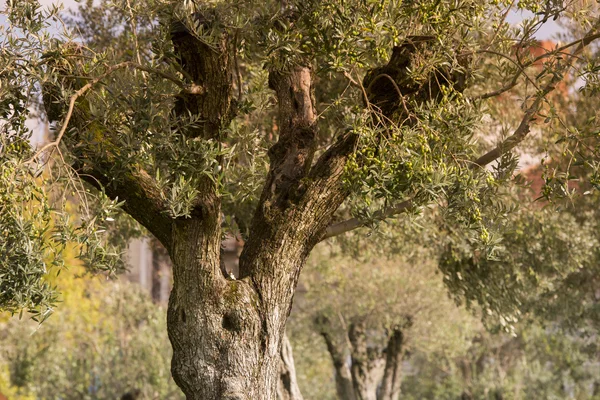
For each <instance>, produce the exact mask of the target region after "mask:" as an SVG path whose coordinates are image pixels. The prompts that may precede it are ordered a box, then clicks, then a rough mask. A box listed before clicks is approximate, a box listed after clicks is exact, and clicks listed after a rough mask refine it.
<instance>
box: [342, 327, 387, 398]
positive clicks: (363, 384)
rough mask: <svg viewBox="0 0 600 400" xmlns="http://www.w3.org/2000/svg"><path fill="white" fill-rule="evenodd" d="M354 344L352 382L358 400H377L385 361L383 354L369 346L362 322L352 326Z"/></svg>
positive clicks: (350, 332) (352, 342)
mask: <svg viewBox="0 0 600 400" xmlns="http://www.w3.org/2000/svg"><path fill="white" fill-rule="evenodd" d="M348 336H349V338H350V343H351V344H352V367H351V372H352V381H353V384H354V392H355V395H356V398H357V400H377V386H378V385H379V382H381V379H382V376H383V370H384V363H385V361H384V360H383V358H382V357H381V352H380V351H377V349H375V348H372V347H369V346H368V344H367V335H366V327H365V324H364V323H362V322H356V323H353V324H351V325H350V330H349V335H348Z"/></svg>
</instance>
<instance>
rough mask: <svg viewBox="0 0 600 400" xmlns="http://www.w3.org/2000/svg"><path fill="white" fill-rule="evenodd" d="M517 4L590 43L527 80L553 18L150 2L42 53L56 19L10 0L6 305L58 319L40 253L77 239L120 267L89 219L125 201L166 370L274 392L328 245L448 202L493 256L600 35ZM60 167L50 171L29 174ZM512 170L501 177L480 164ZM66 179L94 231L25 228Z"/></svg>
mask: <svg viewBox="0 0 600 400" xmlns="http://www.w3.org/2000/svg"><path fill="white" fill-rule="evenodd" d="M520 7H524V8H530V9H532V10H534V11H536V12H540V13H541V15H542V16H543V18H544V19H547V18H549V17H555V16H558V15H561V16H564V17H565V18H569V19H572V20H573V22H574V23H576V24H577V26H579V27H581V29H582V30H583V31H584V32H586V33H584V34H583V35H582V36H577V37H575V38H574V40H573V42H570V43H568V44H566V45H564V46H562V47H560V48H558V49H556V50H555V51H552V52H548V53H546V54H545V55H544V56H543V57H542V58H543V59H545V60H546V61H547V63H546V64H545V66H544V69H543V73H540V74H538V76H537V77H536V78H535V79H532V78H531V77H529V76H528V75H527V74H526V71H527V67H528V66H531V65H533V64H529V65H524V64H527V63H533V61H531V60H530V61H523V60H522V59H521V54H520V53H518V52H517V54H514V47H513V45H514V43H515V40H516V41H517V42H518V43H519V44H526V43H528V42H529V41H530V40H531V37H532V34H533V33H534V32H535V29H537V28H539V26H540V25H541V24H542V23H543V21H541V20H540V21H539V22H535V21H533V22H531V23H529V25H527V26H525V27H524V29H522V30H519V31H511V30H510V29H508V27H507V26H506V24H504V19H505V15H506V8H505V6H504V5H503V4H498V3H497V2H490V3H482V2H479V1H473V2H470V1H465V2H460V4H454V3H453V2H446V1H435V2H429V1H423V2H417V3H410V4H404V3H396V2H393V1H390V2H380V1H377V2H369V1H351V2H338V1H318V2H316V1H315V2H312V1H308V2H306V1H304V2H298V3H295V2H292V3H280V2H266V3H265V2H254V1H245V2H235V3H233V2H217V3H213V2H211V3H194V2H187V1H184V2H149V3H147V4H145V7H144V6H138V8H134V7H132V6H131V5H130V4H129V3H125V4H120V11H119V12H115V13H112V14H110V13H108V11H107V4H105V5H102V6H100V8H99V9H98V10H97V15H98V18H94V21H95V22H99V21H103V19H102V18H100V16H102V17H103V18H104V17H105V16H107V15H109V16H110V17H111V18H114V20H116V21H120V22H119V23H120V27H121V28H124V29H115V31H113V32H109V33H110V34H112V36H111V37H109V38H108V40H107V41H106V40H105V41H95V38H94V37H93V36H89V35H88V37H87V38H86V39H87V42H86V43H85V44H83V45H81V44H76V43H74V42H73V41H69V40H65V39H69V38H68V37H66V38H65V37H61V38H60V40H58V41H53V40H50V37H49V36H48V34H46V33H44V32H45V29H46V27H47V25H46V24H47V22H46V21H48V20H49V19H51V18H52V17H53V16H54V15H55V14H54V13H52V12H50V14H48V13H46V12H40V10H39V7H38V5H37V3H36V2H35V1H25V2H19V3H18V4H16V3H12V2H9V3H8V4H7V16H8V20H9V23H10V24H9V27H8V28H7V30H6V35H5V40H4V42H3V47H2V53H1V54H2V59H1V60H2V61H1V64H0V65H2V75H1V78H2V90H3V93H2V96H1V98H2V103H0V113H1V115H2V117H3V118H4V119H5V120H6V123H5V124H4V125H3V126H2V129H3V144H2V153H1V156H2V161H3V164H5V165H9V166H12V167H11V168H12V169H10V170H9V171H8V172H7V173H5V174H3V175H2V182H3V187H9V188H10V190H6V191H5V193H6V195H5V199H3V203H2V207H3V208H2V212H3V214H6V215H9V216H10V219H9V220H8V222H6V223H4V222H3V224H2V228H3V235H4V237H5V238H6V243H9V245H8V246H4V247H3V248H2V259H3V260H7V261H4V262H3V263H2V267H3V270H7V271H9V273H8V274H6V276H13V277H14V278H12V279H13V280H14V282H15V283H11V285H10V287H11V288H16V290H11V291H10V292H9V294H8V296H7V297H6V298H5V299H3V303H2V304H3V306H4V307H7V308H9V309H12V310H18V309H20V308H22V307H28V308H30V309H33V310H34V311H36V310H37V312H38V314H40V315H42V316H43V315H45V314H46V310H47V309H48V308H47V307H48V305H49V304H51V302H52V297H51V295H50V293H51V291H50V290H49V288H48V287H45V286H44V273H45V272H46V270H47V267H46V263H45V262H44V261H43V260H44V257H42V255H44V254H43V253H41V252H42V251H43V250H44V249H47V248H48V247H47V246H46V243H47V242H48V240H52V239H54V240H57V241H59V242H61V241H63V242H64V240H65V238H70V239H73V240H76V241H79V242H81V243H82V245H83V246H82V247H81V248H82V249H83V253H82V257H84V258H86V259H88V260H89V261H90V265H93V266H95V267H96V268H99V267H102V268H103V269H110V268H111V265H110V264H109V263H107V262H106V260H108V259H110V258H111V257H110V256H111V253H113V252H114V251H106V250H105V249H106V245H110V244H111V243H110V241H109V240H107V236H105V235H103V233H105V232H103V229H95V228H94V227H95V226H97V223H98V224H99V225H100V226H102V227H103V226H110V225H111V224H110V223H111V222H113V221H112V220H113V219H114V217H113V216H112V215H113V212H114V210H115V208H116V207H117V206H120V207H122V209H123V210H124V211H125V212H126V213H128V214H129V215H130V216H131V217H133V218H134V219H135V220H136V221H138V222H139V223H140V224H141V225H143V226H144V227H145V228H146V229H148V231H149V232H151V233H152V234H153V235H154V236H155V237H156V238H157V239H158V240H159V241H160V242H161V243H162V244H163V245H164V246H165V247H166V248H167V250H168V252H169V254H170V257H171V259H172V261H173V265H174V288H173V292H172V295H171V299H170V302H169V313H168V330H169V338H170V340H171V343H172V345H173V360H172V373H173V377H174V379H175V381H176V382H177V384H178V385H179V386H180V387H181V389H182V390H183V391H184V393H185V394H186V396H187V398H189V399H200V398H201V399H213V398H229V399H236V398H261V397H262V398H273V397H274V395H275V390H276V389H275V388H276V384H277V381H278V377H279V352H280V348H281V339H282V337H283V333H284V329H285V322H286V319H287V315H288V313H289V311H290V308H291V302H292V297H293V293H294V289H295V285H296V282H297V279H298V276H299V273H300V271H301V269H302V267H303V265H304V263H305V260H306V257H307V256H308V254H309V253H310V251H311V250H312V248H313V247H314V246H315V245H316V244H317V243H318V242H319V241H321V240H323V239H325V238H328V237H332V236H335V235H338V234H341V233H344V232H347V231H349V230H352V229H355V228H358V227H361V226H364V225H376V223H377V221H379V220H381V219H384V218H386V217H390V216H393V215H395V214H398V213H401V212H404V211H407V210H413V211H417V210H418V209H419V207H422V206H425V205H428V204H438V205H440V206H442V207H444V209H445V210H446V212H445V213H444V214H443V215H444V217H446V218H447V220H448V222H449V223H453V224H456V223H459V224H462V225H464V226H466V227H468V228H469V232H470V235H471V238H472V239H473V240H472V241H471V244H473V243H479V244H480V245H481V247H482V248H483V249H484V250H485V252H484V254H489V255H491V254H492V253H493V251H492V250H493V248H494V246H493V245H494V244H495V243H496V241H495V239H496V236H495V235H494V232H493V231H492V230H491V228H492V227H494V226H497V225H499V224H494V221H496V220H497V218H499V216H501V215H503V213H505V211H506V210H505V208H504V207H503V206H502V204H501V201H500V200H501V196H500V194H501V190H500V188H501V187H502V186H503V185H504V184H506V183H507V182H508V181H510V180H511V177H512V170H513V169H514V167H515V165H516V163H515V162H513V161H512V158H511V157H510V154H511V151H512V150H513V148H514V147H516V146H517V145H518V144H520V143H521V142H522V141H523V140H524V139H525V138H526V136H527V134H528V132H529V130H530V127H531V125H532V122H533V121H534V119H535V118H536V117H538V116H539V115H540V114H543V113H544V112H545V108H546V104H547V103H546V102H547V101H548V99H549V98H548V94H549V93H551V92H552V91H554V89H555V88H556V86H557V84H559V83H560V82H561V81H562V80H563V78H564V76H565V74H566V73H567V71H568V70H570V69H571V68H576V69H581V65H583V64H581V62H582V60H583V61H584V60H585V59H582V56H583V55H584V53H583V51H584V49H585V48H586V46H588V45H589V44H590V43H591V42H592V41H593V40H594V39H595V38H596V37H597V36H598V33H597V31H596V29H597V21H596V18H597V13H595V9H593V6H591V8H592V9H591V12H590V13H588V14H587V15H589V16H588V17H585V15H586V14H585V13H584V12H582V8H581V6H580V5H578V4H567V5H565V6H563V5H562V4H555V3H553V2H549V3H547V4H546V5H545V8H543V9H540V8H539V5H538V4H537V3H536V4H528V3H526V2H523V3H520ZM583 7H584V8H585V7H587V6H586V5H584V6H583ZM87 8H88V9H89V8H90V4H89V3H88V5H87ZM107 13H108V14H107ZM107 18H108V17H107ZM85 21H86V19H85V18H83V22H82V24H83V25H86V22H85ZM141 21H144V22H145V24H143V25H141V24H140V22H141ZM490 21H492V22H493V23H492V25H490ZM88 22H89V20H88ZM494 23H495V25H494ZM400 26H401V27H406V28H405V29H404V30H402V31H399V29H398V27H400ZM84 31H85V30H84ZM92 31H93V32H95V31H96V29H95V28H93V29H92ZM142 31H143V32H142ZM145 37H146V38H148V42H144V40H143V38H145ZM123 49H125V51H122V50H123ZM128 50H131V51H128ZM507 60H511V61H512V62H511V61H507ZM490 65H492V67H491V70H492V73H490ZM524 73H525V74H524ZM507 78H509V80H508V82H509V84H508V85H506V84H505V82H506V81H507ZM532 80H533V83H534V84H532V85H529V84H528V82H529V83H530V82H531V81H532ZM516 85H520V86H522V87H524V90H525V92H524V93H525V97H524V101H523V111H522V118H521V119H520V122H519V123H518V126H517V128H516V129H515V130H514V132H513V133H512V134H511V135H510V136H508V137H506V139H504V140H502V141H501V142H500V143H499V144H498V145H497V146H495V147H493V148H492V149H485V148H484V147H485V144H484V143H483V142H482V141H479V140H478V139H479V138H480V137H481V134H483V133H484V132H485V129H484V128H485V126H484V125H482V124H481V121H482V118H483V115H484V107H485V104H486V99H488V98H491V97H494V96H496V95H499V94H501V93H503V92H506V91H508V90H510V89H512V88H513V87H515V86H516ZM40 88H41V92H42V93H40ZM487 90H490V92H487ZM40 94H41V97H42V98H43V106H44V109H45V112H46V115H47V117H48V120H49V121H51V122H54V123H55V124H54V128H55V129H54V132H55V138H54V141H52V142H51V143H49V144H47V145H46V146H44V147H43V148H41V149H37V150H33V149H30V148H29V147H28V145H27V141H26V139H27V137H28V134H29V131H28V130H27V128H26V127H25V125H24V121H25V119H26V117H27V113H28V111H27V109H28V105H29V104H30V103H31V100H32V99H36V98H39V97H40ZM274 104H276V107H273V105H274ZM583 123H585V122H583ZM563 133H564V132H563ZM57 149H58V151H57ZM50 153H58V157H56V158H55V159H53V161H52V162H51V163H49V164H50V165H49V166H50V167H52V170H53V174H51V175H48V176H49V177H50V178H48V179H46V181H45V182H39V181H36V179H38V178H37V174H35V173H33V174H32V169H33V170H35V169H36V168H39V167H41V165H40V161H49V159H48V154H50ZM501 157H502V159H501V162H500V163H498V165H497V166H496V168H495V170H494V171H493V172H492V171H488V170H486V169H484V168H480V167H485V166H486V165H488V164H490V163H491V162H493V161H495V160H497V159H499V158H501ZM56 178H67V179H64V180H65V181H66V182H65V184H68V185H70V186H67V187H70V188H74V189H76V190H74V192H75V193H76V195H79V196H80V197H81V201H80V203H78V204H79V205H80V206H81V207H83V208H84V210H83V211H84V212H82V213H80V215H83V216H84V217H82V218H80V219H79V220H75V219H73V218H69V217H66V216H63V219H62V220H61V221H62V223H60V224H57V225H52V224H51V223H50V222H49V217H48V215H50V214H51V213H52V210H51V209H50V208H48V207H47V208H48V209H47V210H46V208H43V210H45V214H44V213H42V214H40V215H41V216H44V215H46V216H45V217H43V218H42V219H40V220H35V223H34V224H27V223H26V222H25V221H28V220H30V218H29V217H30V215H32V214H34V212H30V211H27V210H26V209H23V207H22V206H21V204H22V203H23V201H22V200H34V199H36V198H37V197H39V198H40V200H36V201H38V202H40V203H39V204H42V205H44V204H46V203H48V202H49V201H48V200H52V203H51V204H52V205H53V207H55V208H58V209H60V207H57V204H61V201H64V200H65V194H64V192H63V193H61V190H55V191H53V192H52V191H51V190H50V188H57V186H56V184H54V183H55V182H57V181H56ZM84 184H86V185H88V186H82V185H84ZM40 185H41V186H40ZM32 187H34V188H36V189H35V190H32V189H31V188H32ZM40 187H41V188H42V189H38V188H40ZM90 187H91V188H90ZM63 188H64V186H63ZM91 189H94V191H93V193H99V195H97V197H96V198H95V200H99V201H97V202H94V203H91V200H93V199H94V197H93V196H95V195H88V190H91ZM32 193H35V195H34V194H32ZM66 193H69V191H67V192H66ZM51 195H52V196H51ZM399 201H401V202H399ZM26 204H28V205H29V204H31V207H33V206H34V205H35V207H38V206H37V204H38V203H36V202H26ZM342 205H344V206H343V207H342ZM236 210H246V211H247V210H252V211H251V212H243V213H240V212H236ZM338 210H339V212H338ZM36 211H37V210H36ZM336 212H338V213H336ZM348 213H351V214H352V216H350V215H348ZM63 215H67V214H63ZM347 217H350V218H348V219H346V218H347ZM500 225H501V224H500ZM227 229H233V230H234V231H240V232H241V233H243V234H245V235H246V245H245V247H244V251H243V253H242V255H241V257H240V275H239V276H238V277H236V278H238V279H236V280H232V279H227V277H226V276H224V275H223V273H222V272H221V268H220V259H219V258H220V243H221V240H222V233H223V232H226V231H227ZM19 243H33V244H35V246H29V245H28V246H25V247H23V246H20V245H18V244H19ZM53 248H54V247H53ZM55 259H56V260H60V255H59V254H58V255H57V256H56V257H55ZM28 270H31V271H36V273H34V274H31V277H33V278H29V277H30V275H28V274H27V273H24V272H25V271H28ZM27 279H29V280H27ZM5 282H7V281H2V283H0V285H3V284H6V283H5ZM17 283H21V284H20V285H19V284H17ZM23 283H24V284H23ZM36 285H37V286H36ZM30 287H37V289H36V290H35V291H33V292H31V291H29V288H30Z"/></svg>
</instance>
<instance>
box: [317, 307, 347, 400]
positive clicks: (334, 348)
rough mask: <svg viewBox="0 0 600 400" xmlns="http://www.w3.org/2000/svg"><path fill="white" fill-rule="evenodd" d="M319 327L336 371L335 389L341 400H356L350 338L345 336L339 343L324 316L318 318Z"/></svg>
mask: <svg viewBox="0 0 600 400" xmlns="http://www.w3.org/2000/svg"><path fill="white" fill-rule="evenodd" d="M316 323H317V326H318V327H319V333H320V334H321V336H323V339H325V345H326V346H327V351H328V352H329V355H330V356H331V361H332V362H333V368H334V370H335V389H336V392H337V395H338V398H339V399H340V400H356V396H355V395H354V385H353V383H352V374H351V372H350V366H349V365H348V361H349V359H350V348H349V346H348V340H347V339H348V338H347V336H346V335H345V332H344V337H345V339H346V340H344V341H343V342H342V343H338V342H337V341H336V340H335V338H334V336H335V335H334V334H333V332H332V330H333V329H334V328H333V327H332V325H331V322H330V321H329V319H328V318H327V317H326V316H324V315H322V316H320V317H319V318H317V321H316Z"/></svg>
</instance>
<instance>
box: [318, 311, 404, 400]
mask: <svg viewBox="0 0 600 400" xmlns="http://www.w3.org/2000/svg"><path fill="white" fill-rule="evenodd" d="M316 323H317V326H318V328H319V333H320V334H321V336H323V338H324V339H325V344H326V345H327V350H328V352H329V355H330V356H331V359H332V361H333V366H334V368H335V379H336V390H337V395H338V398H339V399H340V400H365V399H368V400H398V399H399V398H400V385H401V383H402V356H403V353H404V334H403V332H402V330H401V328H400V327H395V328H394V329H392V330H391V331H387V330H386V332H387V344H386V346H385V348H381V347H378V346H374V345H373V344H370V343H369V337H368V334H367V328H366V325H365V323H364V321H362V320H360V319H358V320H357V321H355V322H354V323H352V324H351V325H350V327H349V329H348V330H347V331H345V329H343V328H342V329H340V327H335V326H334V324H333V323H332V322H331V321H330V320H329V319H328V318H327V317H326V316H323V315H322V316H320V317H319V318H317V320H316ZM340 333H341V335H340Z"/></svg>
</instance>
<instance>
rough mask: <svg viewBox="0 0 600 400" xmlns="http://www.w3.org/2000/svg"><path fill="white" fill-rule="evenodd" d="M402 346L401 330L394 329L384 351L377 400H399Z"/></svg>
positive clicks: (402, 336)
mask: <svg viewBox="0 0 600 400" xmlns="http://www.w3.org/2000/svg"><path fill="white" fill-rule="evenodd" d="M403 345H404V335H403V333H402V330H401V329H400V328H395V329H394V330H393V331H392V335H391V336H390V339H389V340H388V345H387V347H386V349H385V370H384V372H383V380H382V382H381V387H380V389H379V395H378V396H377V400H398V399H399V398H400V385H401V383H402V353H403V352H404V347H403Z"/></svg>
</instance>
